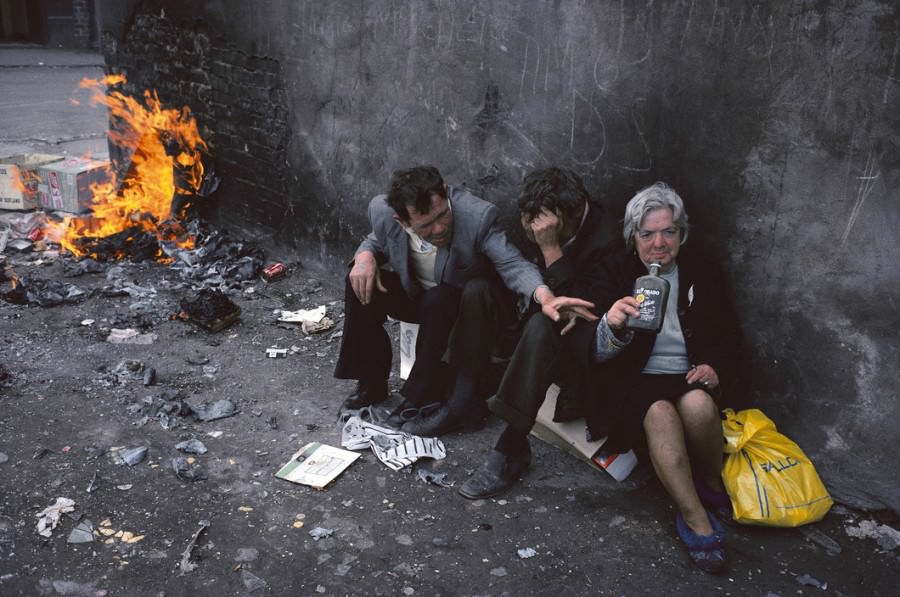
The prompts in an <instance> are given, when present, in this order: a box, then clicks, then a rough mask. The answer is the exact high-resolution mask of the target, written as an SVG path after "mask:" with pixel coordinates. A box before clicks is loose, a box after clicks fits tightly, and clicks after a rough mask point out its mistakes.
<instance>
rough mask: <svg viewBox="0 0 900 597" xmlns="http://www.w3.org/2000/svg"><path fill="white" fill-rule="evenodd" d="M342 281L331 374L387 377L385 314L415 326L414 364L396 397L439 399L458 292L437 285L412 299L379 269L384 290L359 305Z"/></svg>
mask: <svg viewBox="0 0 900 597" xmlns="http://www.w3.org/2000/svg"><path fill="white" fill-rule="evenodd" d="M345 282H346V284H345V288H344V331H343V336H342V338H341V349H340V353H339V355H338V361H337V365H336V366H335V371H334V376H335V377H336V378H338V379H358V380H361V381H363V382H377V381H384V380H386V379H387V378H388V376H389V375H390V372H391V363H392V361H393V350H392V347H391V338H390V337H389V336H388V333H387V331H386V330H385V329H384V323H385V321H386V319H387V316H388V315H390V316H391V317H393V318H394V319H399V320H401V321H406V322H409V323H417V324H419V334H418V339H417V341H416V361H415V363H414V364H413V367H412V369H411V370H410V373H409V376H408V378H407V380H406V383H405V384H404V385H403V388H402V389H401V390H400V393H401V394H402V395H403V397H404V398H406V399H407V400H408V401H409V402H411V403H412V404H414V405H416V406H422V405H424V404H427V403H429V402H434V401H441V400H443V399H444V397H445V395H446V391H447V386H448V383H449V379H450V372H449V368H448V366H447V364H446V363H444V362H442V358H443V356H444V352H445V350H446V348H447V342H448V339H449V337H450V331H451V330H452V329H453V324H454V322H455V321H456V319H457V314H458V312H459V303H460V296H461V290H460V289H459V288H454V287H452V286H446V285H438V286H435V287H434V288H431V289H429V290H426V291H425V292H423V293H422V294H421V295H420V296H419V297H417V298H416V299H415V300H413V299H410V297H409V296H408V295H407V294H406V291H405V290H404V289H403V285H402V284H401V283H400V278H399V276H397V274H395V273H394V272H389V271H382V272H381V283H382V285H384V287H385V288H386V289H387V292H379V291H377V290H376V291H375V293H374V295H373V297H372V301H371V302H370V303H369V304H368V305H363V304H362V303H360V302H359V299H358V298H356V294H354V292H353V288H352V287H351V286H350V280H349V277H348V278H346V280H345Z"/></svg>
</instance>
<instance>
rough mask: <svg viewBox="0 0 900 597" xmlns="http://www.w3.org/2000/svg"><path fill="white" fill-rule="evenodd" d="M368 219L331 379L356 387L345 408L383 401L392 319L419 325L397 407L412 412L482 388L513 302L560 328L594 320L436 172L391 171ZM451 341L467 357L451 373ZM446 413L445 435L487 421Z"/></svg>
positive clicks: (493, 217) (485, 209) (494, 213)
mask: <svg viewBox="0 0 900 597" xmlns="http://www.w3.org/2000/svg"><path fill="white" fill-rule="evenodd" d="M369 221H370V222H371V224H372V231H371V232H370V233H369V235H368V236H367V237H366V238H365V239H364V240H363V242H362V243H361V244H360V245H359V247H358V248H357V250H356V254H355V255H354V258H353V263H352V267H351V269H350V273H349V275H348V276H347V280H346V290H345V298H344V332H343V336H342V341H341V349H340V354H339V356H338V362H337V365H336V367H335V372H334V376H335V377H336V378H338V379H355V380H358V382H359V383H358V385H357V389H356V392H355V393H354V394H353V395H351V397H350V398H348V399H347V400H345V401H344V403H343V405H342V410H344V411H346V410H354V409H359V408H362V407H365V406H370V405H373V404H377V403H380V402H382V401H384V400H385V399H386V398H387V395H388V389H387V377H388V375H389V373H390V368H391V360H392V351H391V340H390V338H389V337H388V335H387V333H386V331H385V329H384V325H383V324H384V322H385V319H386V316H388V315H390V316H391V317H393V318H395V319H399V320H401V321H407V322H411V323H418V324H419V333H418V338H417V342H416V359H415V363H414V365H413V367H412V369H411V371H410V373H409V375H408V377H407V380H406V383H405V384H404V386H403V388H402V389H401V390H400V393H401V394H402V395H403V397H404V403H403V404H401V407H400V409H398V411H399V410H402V409H406V408H410V409H412V411H413V412H415V409H418V408H421V407H423V406H425V405H426V404H432V403H441V404H443V403H444V402H447V399H448V391H449V390H451V389H452V391H453V392H469V393H470V392H474V391H476V388H477V383H478V378H479V375H480V373H481V369H482V368H483V367H484V366H486V365H487V363H488V361H489V359H490V354H491V350H492V348H493V342H494V340H495V339H496V338H497V336H498V334H499V332H500V329H501V328H502V326H503V325H504V324H505V323H506V322H508V321H509V320H510V317H514V316H515V296H516V295H518V296H519V297H520V298H521V299H523V300H525V301H532V300H533V301H536V302H537V303H539V304H540V305H541V308H542V311H543V313H544V314H545V315H546V316H548V317H550V318H551V319H553V320H554V321H558V320H559V319H560V318H564V319H572V318H574V317H576V316H582V317H588V318H593V316H592V315H591V314H590V313H589V312H588V311H587V309H588V308H590V307H592V306H593V305H591V304H590V303H588V302H586V301H583V300H579V299H570V298H568V297H556V296H554V294H553V293H552V292H551V291H550V289H549V288H548V287H547V286H546V285H544V283H543V280H542V278H541V273H540V271H539V270H538V268H537V266H535V265H534V264H532V263H530V262H529V261H527V260H526V259H525V258H524V257H522V255H521V253H519V251H518V250H517V249H516V248H515V247H514V246H513V245H512V244H511V243H510V242H509V241H508V239H507V237H506V234H505V232H504V231H503V229H502V227H501V226H500V223H499V222H498V210H497V208H496V207H495V206H494V205H493V204H491V203H489V202H487V201H484V200H482V199H479V198H478V197H476V196H474V195H472V194H471V193H469V192H467V191H465V190H464V189H461V188H458V187H454V186H449V185H445V184H444V181H443V179H442V177H441V175H440V173H439V172H438V170H437V169H436V168H434V167H433V166H420V167H414V168H409V169H405V170H398V171H396V172H394V174H393V176H392V178H391V184H390V190H389V191H388V193H387V194H386V195H378V196H377V197H375V198H374V199H372V201H371V202H370V203H369ZM451 336H452V342H453V344H454V350H453V353H455V354H459V355H464V358H463V359H462V360H461V362H459V363H453V366H452V367H451V366H450V365H449V364H447V363H445V362H444V361H443V356H444V354H445V352H446V351H447V348H448V343H449V342H451ZM462 402H468V401H466V400H464V401H462ZM442 408H444V409H446V406H442ZM445 414H446V417H445V418H446V425H444V426H443V427H444V428H443V429H442V430H441V431H442V432H447V431H450V430H452V429H453V428H460V427H463V426H466V425H468V424H471V423H474V422H476V421H475V419H480V417H481V416H482V413H481V412H477V413H466V414H464V415H461V414H458V413H457V414H451V413H445Z"/></svg>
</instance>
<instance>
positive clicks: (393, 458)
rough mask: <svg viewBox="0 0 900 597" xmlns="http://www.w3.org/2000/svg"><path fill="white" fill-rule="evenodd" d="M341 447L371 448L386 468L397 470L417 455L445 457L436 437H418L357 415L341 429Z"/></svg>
mask: <svg viewBox="0 0 900 597" xmlns="http://www.w3.org/2000/svg"><path fill="white" fill-rule="evenodd" d="M341 446H343V447H344V448H346V449H348V450H364V449H365V448H372V452H374V453H375V456H376V457H378V460H380V461H381V462H383V463H384V464H385V465H387V466H388V467H389V468H391V469H393V470H395V471H399V470H400V469H402V468H403V467H405V466H409V465H410V464H412V463H414V462H415V461H416V460H418V459H419V458H423V457H424V458H434V459H435V460H441V459H443V458H445V457H446V456H447V450H446V448H444V442H442V441H441V440H439V439H438V438H436V437H419V436H418V435H410V434H409V433H404V432H402V431H397V430H396V429H391V428H389V427H382V426H381V425H376V424H374V423H369V422H368V421H363V420H362V419H360V418H359V417H350V418H349V419H347V422H346V423H344V427H343V429H342V431H341Z"/></svg>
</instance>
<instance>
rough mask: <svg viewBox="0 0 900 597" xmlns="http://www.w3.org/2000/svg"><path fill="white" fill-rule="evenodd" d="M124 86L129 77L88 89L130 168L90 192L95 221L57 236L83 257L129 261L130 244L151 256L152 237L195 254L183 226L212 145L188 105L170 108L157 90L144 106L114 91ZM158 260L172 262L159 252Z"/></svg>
mask: <svg viewBox="0 0 900 597" xmlns="http://www.w3.org/2000/svg"><path fill="white" fill-rule="evenodd" d="M124 83H125V77H124V76H122V75H108V76H106V77H104V78H103V79H84V80H82V82H81V87H82V88H84V89H89V90H90V91H91V94H92V95H91V101H92V102H94V103H97V104H102V105H105V106H106V107H107V108H108V110H109V115H110V122H111V124H112V126H111V127H110V132H109V139H110V142H111V143H112V144H113V145H115V146H117V147H118V148H121V149H123V150H124V152H125V153H126V154H129V153H130V156H131V163H130V165H129V167H128V168H127V170H126V171H125V173H124V174H119V173H116V172H111V173H110V177H109V180H108V182H105V183H102V184H95V185H92V186H91V194H92V196H91V202H90V203H91V204H90V209H91V213H90V214H86V215H83V216H68V217H66V218H65V219H64V220H63V222H62V223H60V224H57V230H56V234H54V236H58V238H59V243H60V245H61V247H62V248H63V249H64V250H66V251H68V252H70V253H72V254H73V255H75V256H76V257H83V256H91V257H94V258H100V259H106V258H110V257H112V258H117V259H118V258H123V257H125V256H127V252H128V251H127V249H126V248H125V247H127V246H128V245H129V244H131V243H134V242H137V243H139V244H143V245H145V250H146V245H147V239H148V238H149V239H151V240H153V241H160V242H166V243H174V244H175V245H176V246H178V247H181V248H185V249H190V248H192V247H193V243H194V239H193V237H192V236H191V235H190V234H188V233H187V232H186V231H185V230H184V228H183V227H182V226H181V224H180V223H179V220H180V219H183V218H184V216H185V211H186V209H187V207H188V206H189V199H190V197H191V196H193V195H195V194H198V191H199V190H200V188H201V185H202V184H203V182H204V171H203V162H202V159H201V158H202V155H203V153H204V152H206V150H207V147H206V142H205V141H204V140H203V139H202V138H201V136H200V133H199V131H198V130H197V123H196V120H194V118H193V116H192V115H191V112H190V109H189V108H188V107H187V106H185V107H183V108H181V109H174V108H164V107H163V106H162V104H161V102H160V100H159V97H158V96H157V94H156V93H155V92H153V91H145V92H144V102H143V104H142V103H141V102H139V101H138V100H137V99H135V98H133V97H129V96H127V95H125V94H124V93H122V92H121V91H119V90H114V89H113V90H109V91H108V90H107V89H108V88H113V87H116V86H120V85H122V84H124ZM111 239H113V240H112V241H111ZM156 244H158V243H156ZM151 250H154V249H151ZM152 256H153V257H154V258H155V259H158V260H160V261H167V260H168V259H167V258H166V257H165V255H164V253H163V251H162V249H161V248H160V247H158V246H157V247H155V254H154V255H152Z"/></svg>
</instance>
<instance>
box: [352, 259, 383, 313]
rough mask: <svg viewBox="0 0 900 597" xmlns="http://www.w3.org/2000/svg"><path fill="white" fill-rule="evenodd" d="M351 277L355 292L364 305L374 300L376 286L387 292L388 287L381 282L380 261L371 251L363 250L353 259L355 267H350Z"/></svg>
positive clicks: (380, 290)
mask: <svg viewBox="0 0 900 597" xmlns="http://www.w3.org/2000/svg"><path fill="white" fill-rule="evenodd" d="M349 278H350V287H351V288H353V294H355V295H356V298H358V299H359V302H360V303H362V304H363V305H368V304H369V303H370V302H371V301H372V293H373V292H374V289H375V288H377V289H378V291H379V292H387V289H386V288H385V287H384V286H383V285H382V284H381V276H380V275H379V271H378V261H377V260H376V259H375V255H374V254H372V252H371V251H362V252H360V253H359V254H358V255H357V256H356V258H355V259H354V260H353V267H352V268H351V269H350V276H349Z"/></svg>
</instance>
